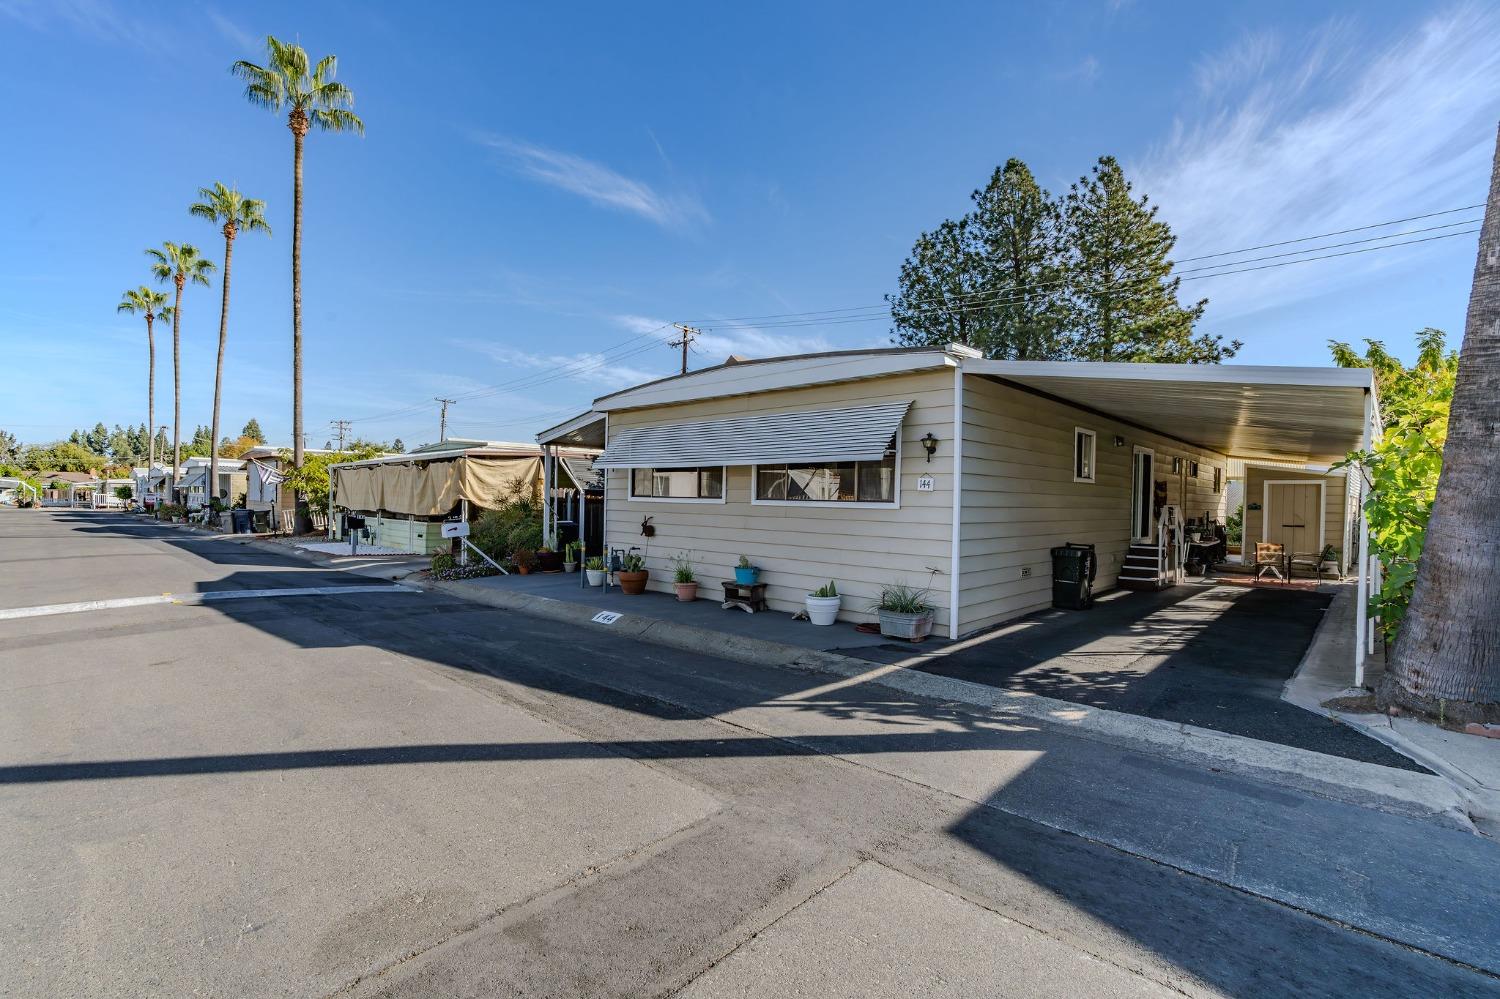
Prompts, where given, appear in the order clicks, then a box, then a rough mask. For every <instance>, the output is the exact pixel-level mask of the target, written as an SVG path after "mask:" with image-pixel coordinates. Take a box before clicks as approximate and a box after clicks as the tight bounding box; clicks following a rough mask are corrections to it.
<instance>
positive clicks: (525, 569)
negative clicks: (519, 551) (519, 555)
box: [516, 562, 531, 576]
mask: <svg viewBox="0 0 1500 999" xmlns="http://www.w3.org/2000/svg"><path fill="white" fill-rule="evenodd" d="M516 573H517V574H518V575H522V576H529V575H531V566H529V565H521V564H520V563H519V562H518V563H516Z"/></svg>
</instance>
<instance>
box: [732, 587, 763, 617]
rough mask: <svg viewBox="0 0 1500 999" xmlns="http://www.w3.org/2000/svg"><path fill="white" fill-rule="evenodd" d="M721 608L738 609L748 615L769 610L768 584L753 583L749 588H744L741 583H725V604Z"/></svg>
mask: <svg viewBox="0 0 1500 999" xmlns="http://www.w3.org/2000/svg"><path fill="white" fill-rule="evenodd" d="M719 606H721V607H723V608H724V609H725V610H728V609H729V608H731V607H738V608H739V609H740V610H742V611H744V612H745V613H746V614H754V613H755V612H756V611H763V610H769V609H770V608H768V607H767V606H766V584H765V583H751V584H750V585H749V586H742V585H741V584H739V583H725V584H724V602H723V603H722V604H720V605H719Z"/></svg>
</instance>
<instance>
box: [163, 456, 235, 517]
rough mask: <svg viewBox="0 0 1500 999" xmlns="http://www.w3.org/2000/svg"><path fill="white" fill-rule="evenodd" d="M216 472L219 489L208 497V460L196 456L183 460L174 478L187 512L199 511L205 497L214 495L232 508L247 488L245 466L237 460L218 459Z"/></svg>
mask: <svg viewBox="0 0 1500 999" xmlns="http://www.w3.org/2000/svg"><path fill="white" fill-rule="evenodd" d="M218 471H219V482H218V487H217V488H216V489H215V490H214V491H213V492H212V493H208V492H207V491H206V487H207V484H208V459H207V458H202V457H196V456H195V457H192V458H184V459H183V461H182V467H181V470H180V471H179V473H178V476H177V492H178V494H179V495H180V496H182V498H183V505H184V506H186V507H187V508H188V509H189V510H201V509H202V508H203V504H204V503H205V502H206V497H208V496H215V495H216V496H218V497H219V499H221V500H223V501H224V502H225V503H227V504H229V505H230V506H233V505H234V503H235V501H236V500H238V499H239V498H240V496H242V495H243V494H244V493H245V492H246V491H247V490H248V488H249V484H250V483H249V480H248V478H247V477H246V475H245V463H244V462H243V461H240V460H238V459H236V458H220V459H219V468H218Z"/></svg>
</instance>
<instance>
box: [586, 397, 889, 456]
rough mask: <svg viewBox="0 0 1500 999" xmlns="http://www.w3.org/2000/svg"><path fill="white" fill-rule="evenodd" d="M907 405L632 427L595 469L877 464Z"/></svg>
mask: <svg viewBox="0 0 1500 999" xmlns="http://www.w3.org/2000/svg"><path fill="white" fill-rule="evenodd" d="M909 408H911V403H910V402H897V403H886V404H883V405H879V406H855V407H850V408H847V409H821V410H805V411H802V412H796V413H764V414H757V415H754V416H739V417H735V418H733V419H727V420H700V421H692V422H683V423H668V424H658V425H655V426H649V427H631V428H629V429H625V430H621V431H620V432H619V433H617V434H615V435H614V438H613V439H612V440H610V442H609V445H608V446H607V447H606V448H605V449H604V453H603V454H602V455H600V456H599V458H598V460H597V461H595V462H594V466H595V467H596V468H653V467H655V468H670V467H674V466H676V467H683V466H692V465H775V464H801V463H808V462H821V461H830V462H832V461H879V460H880V459H881V458H883V457H884V456H885V455H886V454H887V453H888V452H889V450H890V447H891V438H892V437H894V436H895V434H896V431H897V430H898V429H900V427H901V421H902V420H903V419H905V417H906V411H907V410H908V409H909Z"/></svg>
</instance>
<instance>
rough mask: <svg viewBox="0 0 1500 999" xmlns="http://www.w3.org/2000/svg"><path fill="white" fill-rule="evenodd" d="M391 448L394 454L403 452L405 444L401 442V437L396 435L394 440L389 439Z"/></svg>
mask: <svg viewBox="0 0 1500 999" xmlns="http://www.w3.org/2000/svg"><path fill="white" fill-rule="evenodd" d="M391 450H392V451H394V452H395V453H396V454H405V453H406V445H405V444H403V443H401V438H399V437H397V438H396V439H395V440H393V441H391Z"/></svg>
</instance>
